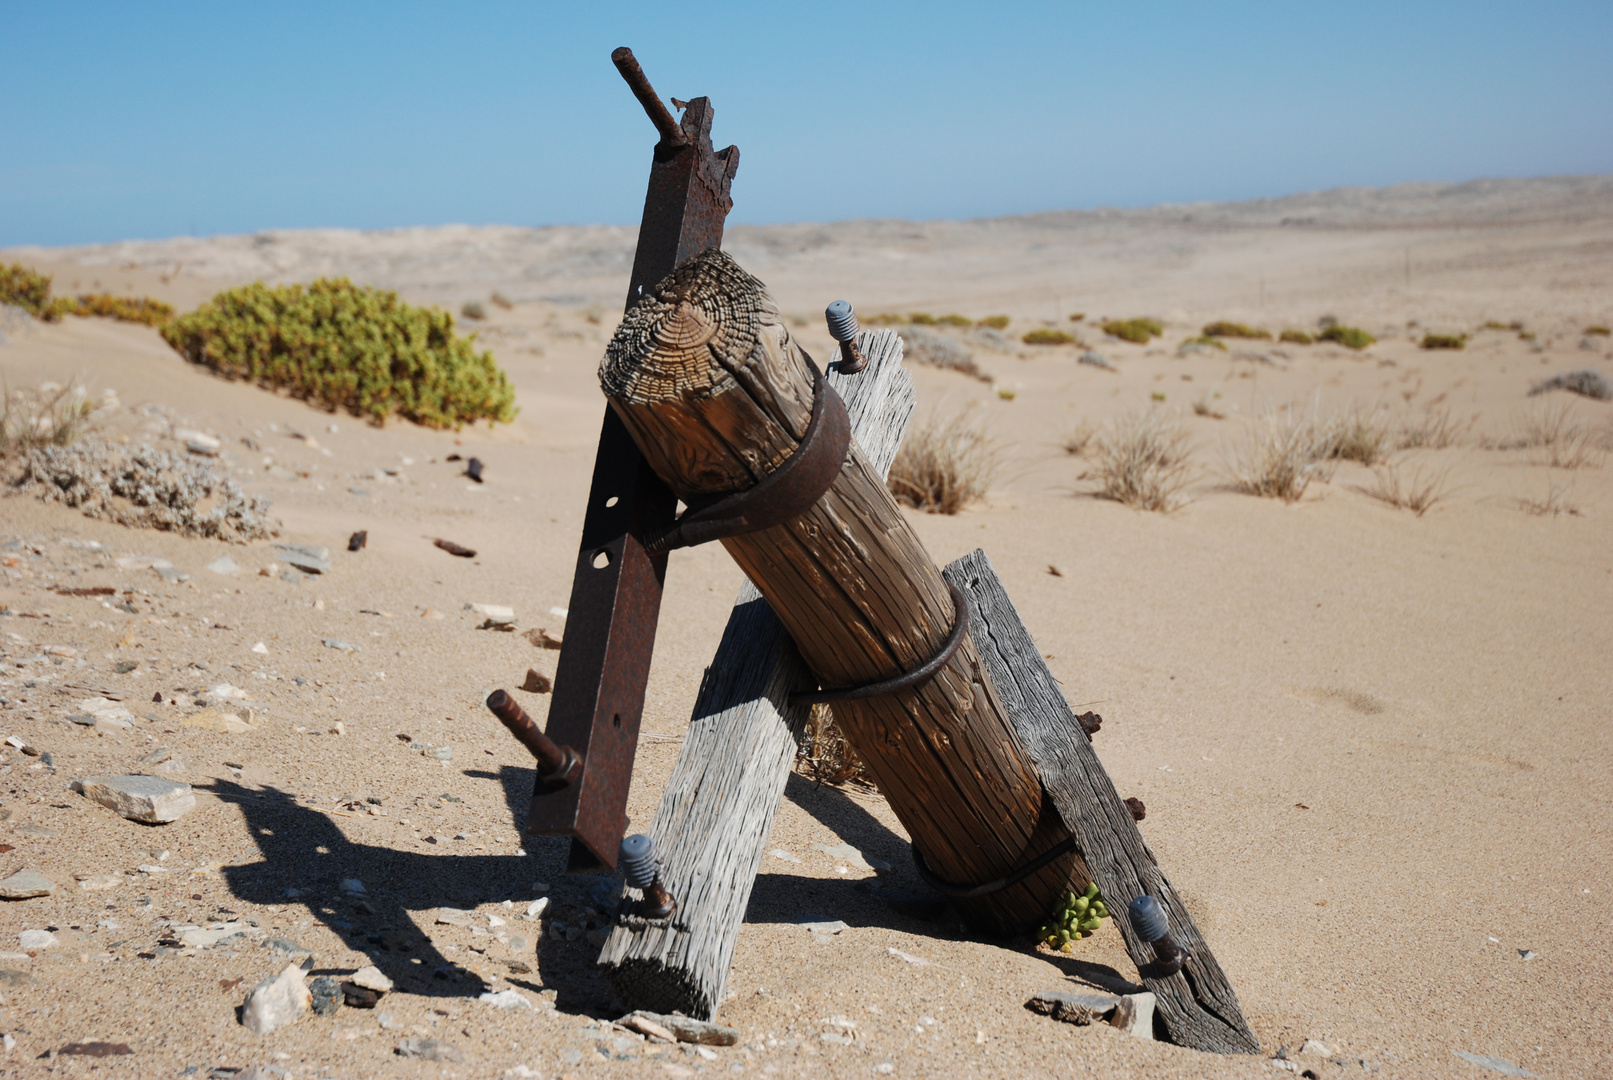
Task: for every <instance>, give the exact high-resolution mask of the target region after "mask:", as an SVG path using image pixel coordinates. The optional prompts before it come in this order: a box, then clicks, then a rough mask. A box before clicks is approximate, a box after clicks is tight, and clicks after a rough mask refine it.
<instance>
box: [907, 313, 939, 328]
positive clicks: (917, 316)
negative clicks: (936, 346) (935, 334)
mask: <svg viewBox="0 0 1613 1080" xmlns="http://www.w3.org/2000/svg"><path fill="white" fill-rule="evenodd" d="M907 321H908V322H910V323H912V324H913V325H914V326H934V325H935V323H936V318H935V316H934V315H931V314H929V313H928V312H924V311H914V312H911V313H909V314H908V316H907Z"/></svg>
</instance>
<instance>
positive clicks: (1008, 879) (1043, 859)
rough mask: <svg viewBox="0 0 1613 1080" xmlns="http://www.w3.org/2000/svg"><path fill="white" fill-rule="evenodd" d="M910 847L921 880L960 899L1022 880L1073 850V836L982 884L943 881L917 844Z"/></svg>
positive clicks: (998, 890) (990, 891) (985, 892)
mask: <svg viewBox="0 0 1613 1080" xmlns="http://www.w3.org/2000/svg"><path fill="white" fill-rule="evenodd" d="M912 848H913V869H914V870H917V871H918V875H919V877H920V878H921V879H922V880H923V882H924V884H926V885H928V886H929V887H930V888H932V889H934V890H935V891H936V892H938V893H940V894H941V895H942V896H945V897H948V898H950V899H954V900H962V899H965V898H967V897H972V896H987V895H990V894H991V893H994V892H1001V891H1002V890H1003V889H1006V888H1008V886H1010V885H1014V884H1017V883H1019V882H1021V881H1024V880H1025V879H1026V878H1028V877H1030V876H1031V875H1032V874H1034V873H1036V871H1038V870H1040V869H1041V868H1042V867H1044V866H1046V865H1047V864H1048V863H1050V862H1052V861H1053V860H1054V859H1057V858H1059V857H1060V856H1062V855H1068V854H1069V853H1070V852H1072V851H1074V850H1075V837H1073V836H1067V837H1065V838H1064V840H1063V841H1062V842H1061V843H1057V844H1054V845H1053V846H1052V847H1050V848H1048V849H1047V850H1046V851H1044V852H1042V853H1041V854H1040V855H1038V856H1036V858H1034V859H1032V860H1031V861H1030V862H1028V863H1026V864H1025V865H1024V866H1021V867H1020V868H1019V869H1017V870H1014V871H1012V872H1010V873H1008V874H1007V875H1005V876H1003V877H1000V878H997V879H996V880H995V881H988V882H986V883H985V884H984V885H954V884H953V883H952V882H950V881H943V880H942V879H940V878H938V877H936V876H935V874H934V872H933V871H931V870H930V868H929V866H928V865H926V864H925V862H924V856H923V855H922V854H920V853H919V849H918V845H917V844H914V845H912Z"/></svg>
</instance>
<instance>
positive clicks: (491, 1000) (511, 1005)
mask: <svg viewBox="0 0 1613 1080" xmlns="http://www.w3.org/2000/svg"><path fill="white" fill-rule="evenodd" d="M476 1000H477V1001H480V1002H481V1003H482V1004H483V1005H491V1006H493V1008H495V1009H530V1008H532V999H531V998H529V997H527V996H526V995H525V994H523V993H521V991H519V990H500V991H498V992H497V993H494V992H492V991H489V992H488V993H485V994H483V995H482V996H481V997H479V998H477V999H476Z"/></svg>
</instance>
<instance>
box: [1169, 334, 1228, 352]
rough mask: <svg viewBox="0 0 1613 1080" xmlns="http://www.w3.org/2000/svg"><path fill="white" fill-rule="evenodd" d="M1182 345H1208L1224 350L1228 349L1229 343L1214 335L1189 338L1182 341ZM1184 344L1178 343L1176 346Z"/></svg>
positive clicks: (1179, 346)
mask: <svg viewBox="0 0 1613 1080" xmlns="http://www.w3.org/2000/svg"><path fill="white" fill-rule="evenodd" d="M1182 345H1208V346H1209V347H1210V348H1212V349H1220V350H1221V351H1222V352H1226V351H1227V343H1226V342H1224V341H1222V340H1221V339H1220V338H1213V337H1194V338H1188V339H1187V340H1186V341H1184V342H1182ZM1182 345H1178V346H1176V347H1177V348H1178V349H1180V348H1181V347H1182Z"/></svg>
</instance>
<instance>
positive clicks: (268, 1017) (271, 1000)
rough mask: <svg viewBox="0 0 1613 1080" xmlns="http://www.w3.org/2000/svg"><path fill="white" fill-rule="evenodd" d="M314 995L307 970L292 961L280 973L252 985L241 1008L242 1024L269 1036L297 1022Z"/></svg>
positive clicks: (254, 1031)
mask: <svg viewBox="0 0 1613 1080" xmlns="http://www.w3.org/2000/svg"><path fill="white" fill-rule="evenodd" d="M312 997H313V995H312V994H311V993H310V992H309V990H308V986H307V983H306V982H305V981H304V979H303V971H302V969H301V968H300V967H298V966H297V965H296V964H290V965H288V966H287V967H286V969H285V970H284V971H282V972H280V974H278V975H271V976H270V977H269V978H267V979H264V980H263V981H262V982H260V983H258V985H256V986H254V987H253V988H252V992H251V993H249V994H247V996H246V1004H245V1006H243V1007H242V1009H241V1024H242V1026H243V1027H245V1028H246V1029H247V1030H248V1031H251V1032H253V1033H254V1034H257V1035H267V1034H268V1033H269V1032H271V1031H274V1030H275V1029H277V1028H282V1027H285V1026H286V1025H287V1024H290V1023H294V1022H295V1021H296V1020H297V1019H298V1018H299V1017H300V1016H302V1014H303V1013H304V1012H306V1011H307V1010H308V1003H309V1001H310V1000H311V999H312Z"/></svg>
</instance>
